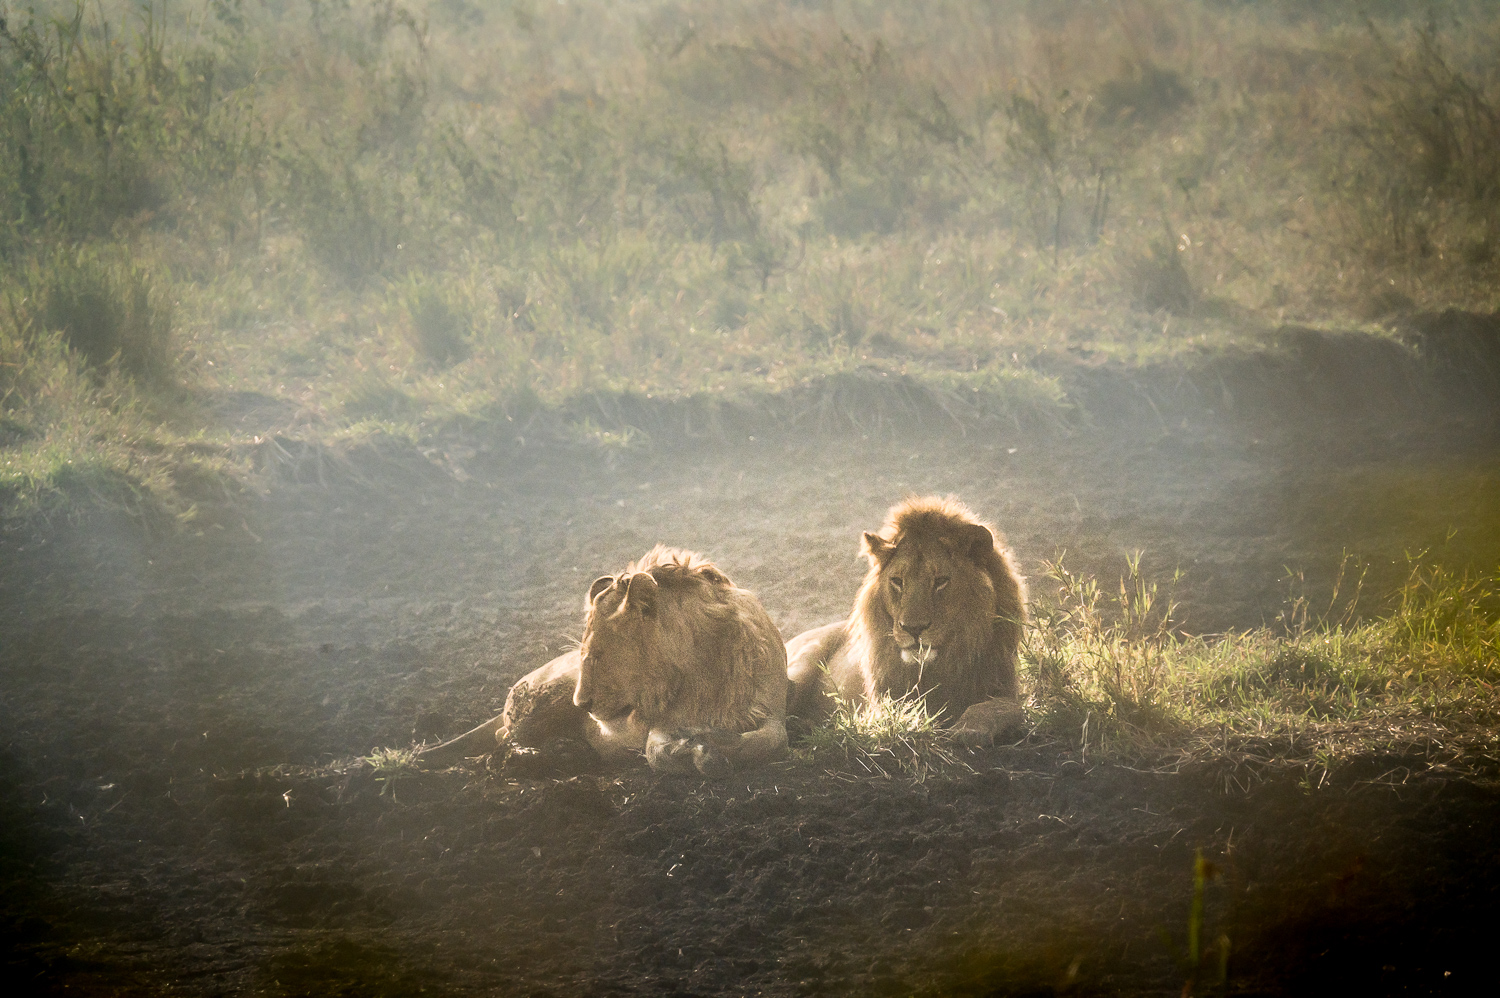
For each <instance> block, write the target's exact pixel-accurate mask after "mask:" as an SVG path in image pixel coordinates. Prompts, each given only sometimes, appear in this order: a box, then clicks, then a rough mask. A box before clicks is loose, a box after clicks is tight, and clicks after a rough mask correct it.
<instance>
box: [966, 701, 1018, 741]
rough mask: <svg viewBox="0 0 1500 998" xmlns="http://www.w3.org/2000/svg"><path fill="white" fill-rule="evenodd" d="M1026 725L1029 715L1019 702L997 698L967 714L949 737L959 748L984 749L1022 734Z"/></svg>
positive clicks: (985, 702) (980, 704)
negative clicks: (1006, 737) (1010, 736)
mask: <svg viewBox="0 0 1500 998" xmlns="http://www.w3.org/2000/svg"><path fill="white" fill-rule="evenodd" d="M1025 725H1026V713H1025V712H1024V711H1023V710H1022V709H1021V704H1020V701H1018V700H1007V699H1003V698H999V697H997V698H995V699H993V700H985V701H983V702H982V703H976V704H974V705H973V706H972V707H970V708H969V709H968V710H966V711H964V713H963V716H962V717H960V718H959V719H958V723H957V724H955V725H954V726H953V727H952V728H951V729H950V730H949V732H948V734H949V737H951V738H952V739H953V740H954V741H956V742H958V743H959V744H960V745H966V746H968V747H970V748H983V747H985V746H989V745H993V744H995V739H997V738H1000V737H1003V736H1005V735H1008V734H1016V733H1019V732H1020V731H1021V729H1022V728H1024V727H1025Z"/></svg>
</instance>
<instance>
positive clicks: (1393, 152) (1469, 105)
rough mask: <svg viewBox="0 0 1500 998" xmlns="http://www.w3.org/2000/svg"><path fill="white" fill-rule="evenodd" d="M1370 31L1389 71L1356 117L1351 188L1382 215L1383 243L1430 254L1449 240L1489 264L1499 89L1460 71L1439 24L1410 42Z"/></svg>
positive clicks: (1499, 190) (1495, 237)
mask: <svg viewBox="0 0 1500 998" xmlns="http://www.w3.org/2000/svg"><path fill="white" fill-rule="evenodd" d="M1369 30H1370V33H1371V34H1372V36H1373V37H1374V39H1375V43H1376V46H1377V48H1378V50H1379V53H1380V57H1381V62H1382V63H1383V67H1382V68H1383V69H1384V73H1385V75H1384V79H1377V80H1376V81H1373V82H1372V83H1371V84H1368V85H1366V87H1365V88H1364V94H1365V98H1366V99H1365V100H1364V102H1363V103H1362V104H1361V105H1359V106H1358V107H1357V108H1356V110H1355V111H1354V112H1353V113H1352V114H1351V116H1350V121H1349V125H1348V128H1349V132H1350V134H1351V135H1352V136H1353V138H1354V140H1355V143H1356V153H1355V162H1354V168H1353V169H1352V170H1351V171H1350V174H1349V177H1348V179H1347V181H1346V184H1347V186H1348V187H1349V188H1351V192H1352V193H1353V194H1354V195H1355V197H1356V198H1357V199H1358V200H1359V201H1360V202H1362V203H1363V204H1364V205H1365V206H1366V209H1367V211H1369V212H1370V213H1371V214H1372V215H1373V216H1374V217H1373V218H1371V219H1369V220H1368V226H1369V228H1370V229H1372V230H1374V231H1375V232H1376V233H1378V234H1379V238H1378V241H1377V245H1378V246H1380V247H1381V248H1382V249H1384V250H1386V251H1388V252H1393V253H1394V254H1395V255H1396V256H1398V257H1402V256H1408V255H1416V256H1423V257H1425V256H1429V255H1432V254H1433V253H1434V251H1435V249H1436V248H1437V245H1438V244H1439V243H1440V242H1444V241H1446V242H1449V243H1450V245H1452V244H1453V243H1457V244H1459V245H1456V246H1452V248H1453V249H1455V250H1457V251H1458V255H1460V256H1461V257H1462V258H1467V260H1468V262H1470V263H1474V264H1483V263H1487V262H1489V260H1490V259H1491V258H1492V257H1493V248H1494V246H1495V244H1496V243H1497V242H1500V92H1497V91H1495V89H1494V87H1493V85H1491V86H1489V87H1487V86H1486V85H1485V81H1484V80H1482V79H1479V78H1476V77H1475V76H1473V75H1471V74H1469V73H1465V72H1463V71H1462V70H1461V69H1459V68H1457V67H1456V66H1455V65H1454V64H1453V62H1452V61H1451V60H1450V58H1449V56H1448V55H1447V54H1446V53H1445V52H1444V47H1443V45H1442V43H1441V41H1440V39H1439V37H1438V34H1437V30H1436V27H1435V26H1434V25H1432V24H1428V25H1427V26H1426V27H1424V28H1421V29H1419V30H1417V31H1416V33H1415V37H1413V38H1411V39H1409V40H1407V41H1406V42H1405V43H1404V44H1393V43H1391V42H1390V41H1388V40H1387V39H1386V37H1385V36H1384V35H1383V34H1381V33H1380V31H1379V30H1378V29H1377V28H1376V27H1375V25H1374V24H1373V22H1372V23H1371V24H1370V25H1369Z"/></svg>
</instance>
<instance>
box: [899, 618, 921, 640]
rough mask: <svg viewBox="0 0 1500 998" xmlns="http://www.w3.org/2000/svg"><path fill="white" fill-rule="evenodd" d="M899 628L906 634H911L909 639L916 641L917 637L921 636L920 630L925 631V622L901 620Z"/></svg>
mask: <svg viewBox="0 0 1500 998" xmlns="http://www.w3.org/2000/svg"><path fill="white" fill-rule="evenodd" d="M901 629H902V630H903V631H905V632H906V633H907V634H910V635H911V639H912V640H913V641H916V640H918V639H919V638H921V636H922V632H923V631H925V630H927V625H926V624H908V623H907V622H906V621H904V620H903V621H902V622H901Z"/></svg>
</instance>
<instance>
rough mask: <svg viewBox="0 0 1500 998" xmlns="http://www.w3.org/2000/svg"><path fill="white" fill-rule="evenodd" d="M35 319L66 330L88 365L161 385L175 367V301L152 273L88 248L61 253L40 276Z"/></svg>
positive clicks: (45, 326) (45, 325)
mask: <svg viewBox="0 0 1500 998" xmlns="http://www.w3.org/2000/svg"><path fill="white" fill-rule="evenodd" d="M34 285H35V287H36V292H37V297H38V298H39V299H40V308H38V309H37V311H36V313H35V315H34V317H33V322H34V323H35V324H36V325H38V326H40V327H41V328H43V329H47V330H52V331H56V332H59V333H61V334H62V336H63V339H64V341H65V342H66V343H67V345H68V346H69V347H71V348H72V349H73V350H74V351H76V352H77V353H78V354H79V355H80V356H82V358H83V359H84V361H85V362H86V363H87V364H88V366H90V367H92V368H94V369H95V370H102V369H104V368H106V367H108V366H111V365H118V366H119V367H120V369H121V370H123V371H125V372H126V373H128V374H130V375H132V376H134V377H136V378H137V379H140V380H143V381H147V382H156V383H161V382H165V381H166V380H167V378H168V377H169V376H170V374H171V371H172V361H173V355H172V305H171V303H170V302H169V301H168V300H167V296H166V294H164V293H163V291H162V290H161V289H160V288H159V287H158V286H157V284H156V282H155V280H154V279H153V277H152V275H151V274H150V273H148V272H147V271H145V270H142V269H141V268H139V267H137V266H135V265H134V264H132V263H129V262H125V261H122V260H119V259H112V258H108V257H103V256H100V255H99V254H97V253H95V252H93V251H91V250H87V249H79V250H72V251H60V252H58V253H57V254H56V255H55V256H54V257H53V258H52V260H51V262H50V265H49V266H48V267H47V269H46V270H45V271H43V272H41V273H38V274H36V275H35V278H34Z"/></svg>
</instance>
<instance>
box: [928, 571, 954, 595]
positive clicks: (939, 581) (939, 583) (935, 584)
mask: <svg viewBox="0 0 1500 998" xmlns="http://www.w3.org/2000/svg"><path fill="white" fill-rule="evenodd" d="M949 581H950V580H949V578H948V576H946V575H939V576H938V577H937V578H935V579H933V580H932V591H933V592H935V593H940V592H942V591H943V590H944V589H947V588H948V582H949Z"/></svg>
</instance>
